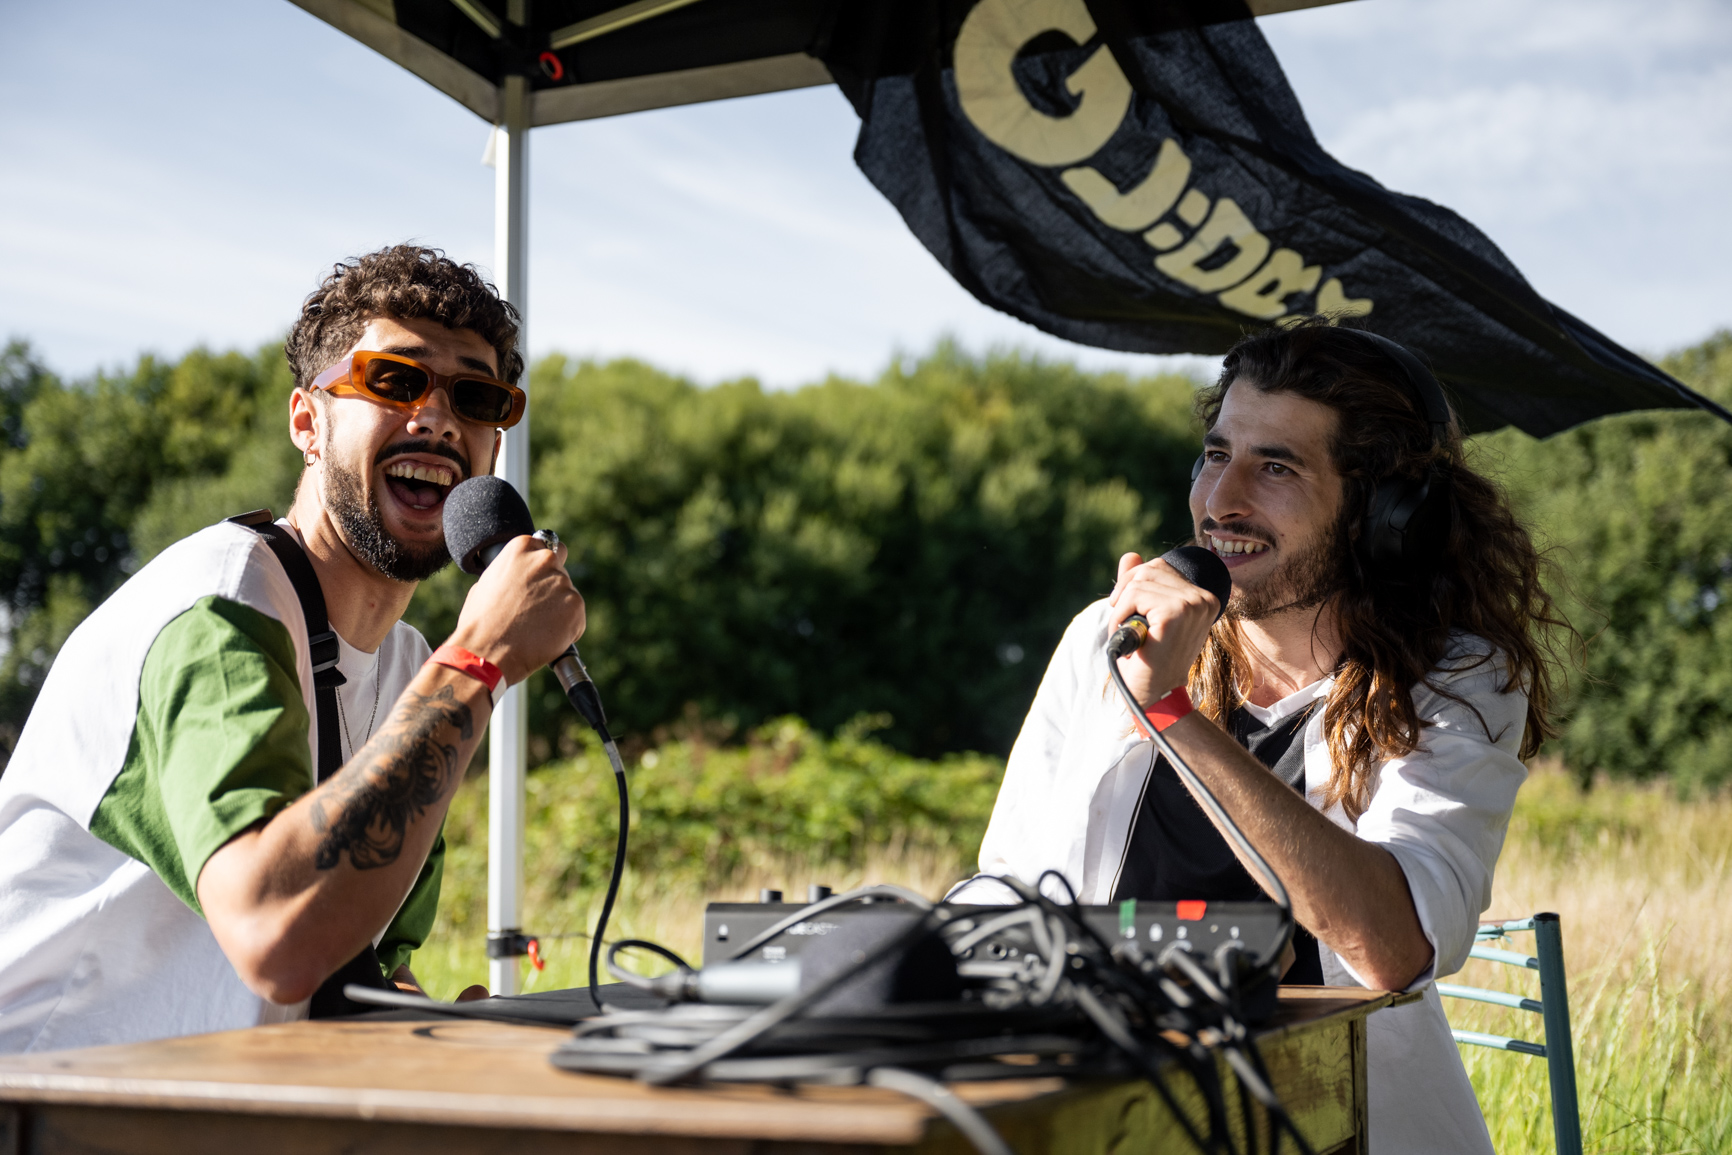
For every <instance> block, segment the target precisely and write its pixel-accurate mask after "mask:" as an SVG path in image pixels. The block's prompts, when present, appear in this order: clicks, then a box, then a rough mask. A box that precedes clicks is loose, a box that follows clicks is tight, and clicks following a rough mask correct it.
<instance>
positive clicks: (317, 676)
mask: <svg viewBox="0 0 1732 1155" xmlns="http://www.w3.org/2000/svg"><path fill="white" fill-rule="evenodd" d="M227 520H228V521H230V522H233V523H234V524H235V525H243V526H245V527H246V528H248V529H250V530H252V531H253V532H254V533H256V534H258V535H259V536H260V537H262V538H264V539H265V543H266V544H267V545H269V546H270V547H271V552H273V553H275V554H276V555H277V560H278V561H280V562H282V563H283V572H285V573H287V574H288V575H289V584H291V585H293V586H294V587H295V596H296V597H298V598H300V600H301V616H302V617H304V618H306V619H307V653H308V655H309V656H310V657H311V658H312V662H313V704H314V706H315V707H317V712H318V715H319V716H318V724H319V767H318V776H319V781H320V782H323V781H324V780H325V779H327V778H329V777H330V776H331V775H333V774H335V773H336V772H337V771H338V770H340V769H342V767H343V744H342V741H341V739H340V738H339V737H338V736H337V687H338V686H341V685H342V684H343V683H344V681H346V679H345V678H344V677H343V673H342V671H341V670H339V669H337V658H338V657H339V655H340V653H341V651H340V650H339V649H338V647H337V632H336V631H335V630H333V629H332V628H331V622H330V619H329V618H328V617H327V616H326V615H325V591H324V590H323V589H321V588H320V586H319V575H318V574H317V573H316V572H314V570H313V563H312V562H310V561H308V560H307V553H306V551H305V550H303V549H302V548H301V545H300V543H299V542H297V541H296V540H295V539H294V537H292V536H291V535H290V534H289V532H288V531H287V530H285V529H284V528H283V527H282V526H280V525H278V524H277V521H276V518H274V517H272V516H271V511H270V510H268V509H255V510H253V511H252V512H251V513H243V514H240V515H239V516H236V517H231V518H228V519H227Z"/></svg>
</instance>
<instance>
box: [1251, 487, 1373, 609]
mask: <svg viewBox="0 0 1732 1155" xmlns="http://www.w3.org/2000/svg"><path fill="white" fill-rule="evenodd" d="M1350 527H1351V519H1349V518H1347V517H1346V516H1345V511H1343V516H1341V517H1338V518H1337V519H1336V520H1335V522H1334V524H1332V525H1327V526H1324V527H1323V528H1322V529H1320V530H1318V531H1317V533H1316V535H1315V536H1314V537H1313V538H1312V539H1311V540H1310V541H1307V542H1305V543H1304V544H1303V545H1301V546H1300V547H1299V548H1298V549H1296V550H1295V551H1294V553H1293V555H1292V557H1291V558H1290V559H1289V560H1288V561H1287V562H1286V563H1285V564H1283V565H1282V566H1281V568H1280V569H1278V570H1276V571H1275V572H1274V573H1272V574H1270V575H1269V576H1268V577H1266V578H1264V579H1263V580H1262V581H1260V582H1258V583H1256V584H1255V585H1250V586H1242V585H1240V584H1239V583H1237V582H1234V583H1233V594H1232V597H1230V598H1228V600H1227V613H1226V616H1227V617H1228V618H1230V619H1232V620H1233V621H1239V622H1260V621H1263V620H1264V619H1266V618H1272V617H1274V616H1275V615H1276V614H1282V613H1287V612H1288V611H1290V610H1309V609H1315V608H1316V607H1318V606H1320V605H1322V604H1323V603H1324V602H1326V601H1328V600H1329V599H1330V598H1331V597H1333V596H1335V594H1336V593H1338V592H1340V590H1341V589H1342V588H1343V587H1344V586H1345V585H1346V584H1347V557H1348V550H1350V549H1351V548H1352V540H1351V534H1350V532H1349V530H1350ZM1221 528H1222V529H1225V530H1227V531H1228V532H1230V533H1243V534H1245V536H1254V535H1253V534H1252V533H1250V532H1248V531H1247V530H1245V529H1235V528H1234V527H1232V526H1222V527H1221Z"/></svg>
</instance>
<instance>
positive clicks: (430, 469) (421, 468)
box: [385, 461, 457, 485]
mask: <svg viewBox="0 0 1732 1155" xmlns="http://www.w3.org/2000/svg"><path fill="white" fill-rule="evenodd" d="M385 476H386V477H402V478H407V479H409V480H412V481H430V482H432V483H433V484H434V485H451V484H452V483H453V482H455V481H456V480H457V475H456V474H455V473H453V472H451V471H450V470H449V469H446V468H445V467H444V466H442V465H423V464H421V463H420V462H419V461H399V462H397V463H396V464H395V465H387V466H386V467H385Z"/></svg>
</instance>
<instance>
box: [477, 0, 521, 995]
mask: <svg viewBox="0 0 1732 1155" xmlns="http://www.w3.org/2000/svg"><path fill="white" fill-rule="evenodd" d="M521 7H522V4H521V0H517V2H515V3H513V4H512V8H513V10H514V11H513V13H512V15H513V16H514V17H515V16H518V15H519V14H518V13H517V12H516V11H515V10H516V9H519V8H521ZM499 96H500V101H499V103H500V119H501V120H502V121H503V123H502V124H501V125H500V126H499V127H498V129H497V130H496V131H495V136H494V157H493V164H494V173H495V180H494V209H493V275H494V277H495V278H496V280H497V282H498V285H499V287H500V288H501V289H502V290H503V291H504V293H505V299H506V300H507V301H510V302H511V303H512V304H513V305H515V306H517V311H518V313H519V314H521V315H522V317H523V318H524V330H523V331H522V332H519V334H518V338H517V347H518V349H519V350H520V351H522V353H523V355H524V357H525V359H526V360H527V358H528V356H529V342H528V339H527V337H526V335H525V334H526V332H527V329H528V317H529V293H528V289H529V270H528V267H527V258H528V255H529V245H528V224H529V222H528V216H529V85H528V82H527V81H526V80H525V78H524V77H521V76H508V77H506V78H505V84H504V86H503V87H502V88H501V90H500V93H499ZM519 384H520V385H521V386H522V387H523V389H524V390H525V391H526V392H527V391H528V389H529V373H528V371H527V367H526V369H525V372H524V374H523V379H522V380H521V381H520V382H519ZM530 413H531V408H530V407H528V406H526V407H525V408H524V411H523V420H522V421H519V422H518V423H517V424H516V425H515V426H513V427H512V428H510V429H508V430H506V432H505V445H504V447H503V449H502V450H501V452H500V455H499V468H498V470H497V472H498V474H499V476H501V477H503V478H505V480H506V481H509V482H510V483H511V484H512V485H514V486H516V487H517V492H519V493H521V494H522V495H523V497H524V500H526V501H527V500H528V498H529V416H530ZM528 721H529V715H528V710H527V705H526V700H525V697H524V693H523V687H522V686H521V685H519V686H513V687H512V688H511V689H509V690H506V691H505V692H504V693H503V694H501V695H500V697H499V701H498V704H497V705H495V706H494V709H493V721H492V726H491V733H490V735H489V739H488V763H487V930H488V938H489V940H490V941H491V940H492V939H493V938H494V936H495V935H496V934H499V933H500V932H504V933H506V934H515V933H516V932H517V931H518V930H519V928H521V927H522V925H523V921H522V919H523V914H522V908H523V773H524V765H525V762H524V744H525V742H526V741H527V739H528V734H527V729H528ZM519 966H520V964H519V962H518V956H516V955H509V956H507V957H505V958H490V959H488V961H487V979H488V982H487V985H488V987H489V988H490V989H491V990H492V992H493V993H494V994H496V995H514V994H516V993H517V988H518V975H519V973H520V972H519Z"/></svg>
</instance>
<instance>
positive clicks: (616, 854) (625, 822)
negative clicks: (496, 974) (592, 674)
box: [589, 723, 631, 1011]
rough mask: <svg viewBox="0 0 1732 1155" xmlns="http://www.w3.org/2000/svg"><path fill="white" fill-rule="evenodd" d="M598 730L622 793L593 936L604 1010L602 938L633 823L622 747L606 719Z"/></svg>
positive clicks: (592, 964) (593, 972)
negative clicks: (609, 869) (604, 891)
mask: <svg viewBox="0 0 1732 1155" xmlns="http://www.w3.org/2000/svg"><path fill="white" fill-rule="evenodd" d="M595 732H596V733H597V734H599V735H600V736H601V745H602V749H604V750H606V751H607V760H608V761H609V762H611V763H612V764H613V786H614V789H615V790H616V791H617V792H618V793H619V836H618V837H617V838H616V839H615V840H614V844H613V873H612V874H611V875H609V876H608V880H607V897H606V898H604V899H602V902H601V918H600V920H599V921H597V923H596V924H595V935H594V937H593V938H591V939H590V940H589V997H590V1001H591V1002H593V1003H595V1009H596V1010H598V1011H599V1010H601V1008H602V1002H601V984H600V981H599V974H600V970H601V965H600V964H601V940H602V936H603V935H605V934H607V920H608V919H609V918H611V917H612V916H613V903H614V899H616V898H618V897H619V881H620V879H621V878H622V877H624V875H625V847H626V834H627V831H628V829H629V828H630V826H631V803H630V802H629V801H628V800H627V798H626V789H625V763H623V762H622V761H620V757H619V747H618V746H616V745H614V741H613V736H612V735H610V734H609V733H608V732H607V725H606V724H605V723H595Z"/></svg>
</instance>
